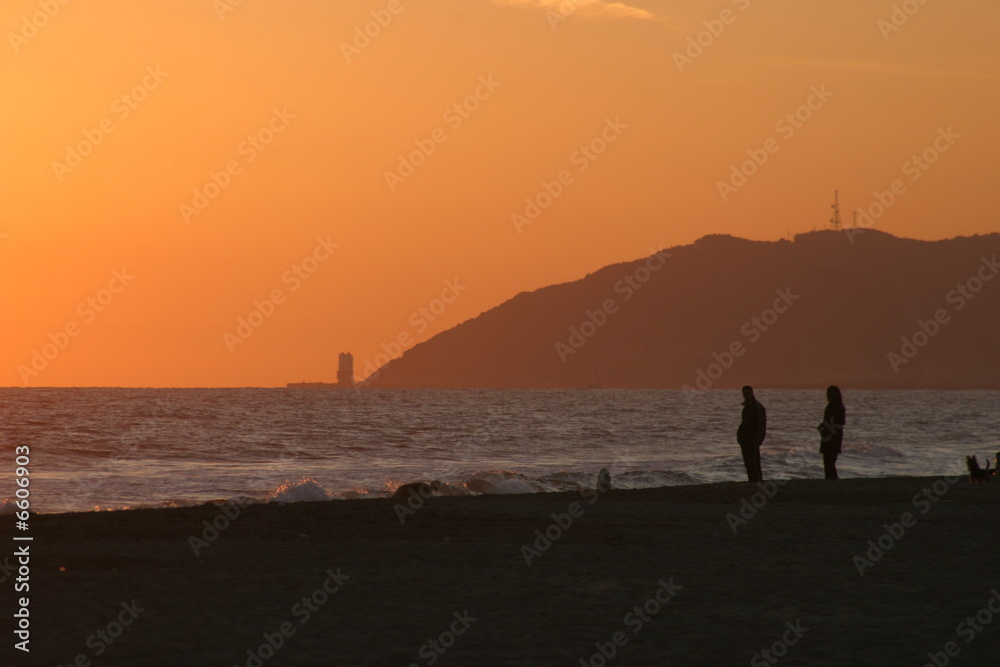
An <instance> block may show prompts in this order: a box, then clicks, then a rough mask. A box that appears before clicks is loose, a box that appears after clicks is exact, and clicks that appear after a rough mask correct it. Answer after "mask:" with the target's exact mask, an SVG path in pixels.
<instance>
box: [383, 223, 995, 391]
mask: <svg viewBox="0 0 1000 667" xmlns="http://www.w3.org/2000/svg"><path fill="white" fill-rule="evenodd" d="M852 235H853V236H852ZM852 241H853V243H852ZM998 254H1000V234H989V235H985V236H974V237H961V238H954V239H950V240H945V241H915V240H912V239H904V238H897V237H894V236H891V235H889V234H886V233H883V232H879V231H876V230H871V229H868V230H863V231H862V230H853V231H852V230H846V231H844V232H836V231H832V230H829V231H821V232H812V233H809V234H800V235H798V236H796V237H795V239H794V241H787V240H782V241H774V242H758V241H748V240H744V239H738V238H734V237H731V236H719V235H714V236H706V237H704V238H702V239H700V240H698V241H696V242H695V243H693V244H691V245H688V246H680V247H675V248H669V249H667V250H665V251H661V253H659V255H660V256H659V257H657V256H656V255H654V256H652V257H649V258H644V259H640V260H637V261H634V262H624V263H621V264H613V265H611V266H607V267H605V268H603V269H601V270H599V271H597V272H595V273H592V274H589V275H587V276H586V277H584V278H582V279H581V280H577V281H574V282H570V283H564V284H560V285H552V286H549V287H544V288H542V289H539V290H536V291H534V292H524V293H521V294H518V295H517V296H515V297H514V298H512V299H510V300H509V301H507V302H505V303H503V304H501V305H499V306H497V307H495V308H493V309H491V310H489V311H487V312H485V313H482V314H481V315H479V316H478V317H475V318H473V319H471V320H468V321H466V322H463V323H462V324H459V325H458V326H455V327H454V328H452V329H449V330H448V331H445V332H442V333H440V334H438V335H436V336H434V337H433V338H431V339H430V340H428V341H425V342H423V343H421V344H419V345H416V346H415V347H413V348H412V349H410V350H408V351H407V352H406V353H405V354H404V355H403V356H402V358H400V359H397V360H395V361H392V362H390V363H389V364H387V365H386V366H384V367H383V368H382V369H381V371H380V372H379V373H378V375H377V377H375V378H373V379H372V381H371V382H370V386H372V387H422V386H426V387H524V388H532V387H536V388H541V387H551V388H575V387H591V386H596V387H637V388H638V387H650V388H653V387H659V388H670V389H680V388H682V386H684V385H688V386H692V387H693V386H698V385H700V388H706V387H711V388H724V387H725V388H730V387H739V386H741V385H743V384H753V385H754V386H758V387H774V388H777V387H787V388H792V387H815V388H819V387H825V386H826V385H828V384H841V385H844V386H845V387H851V388H928V389H944V388H970V389H971V388H994V389H996V388H1000V276H997V275H996V274H997V271H998V270H1000V267H998V266H997V264H996V259H997V255H998ZM668 255H669V256H668ZM654 268H655V270H651V269H654ZM644 278H645V279H646V281H645V282H641V281H642V279H644ZM602 309H603V317H602V313H601V312H599V311H602ZM778 311H784V312H778ZM588 312H589V313H590V316H588ZM936 316H937V320H935V317H936ZM754 318H757V319H756V320H754ZM605 320H606V321H605ZM588 322H593V324H587V323H588ZM921 322H923V326H921ZM598 324H601V325H602V326H597V325H598ZM574 331H576V332H578V333H576V334H574ZM904 338H905V339H906V341H904ZM734 352H736V353H739V354H736V355H733V353H734ZM730 355H733V356H732V357H730ZM726 366H729V367H728V368H726Z"/></svg>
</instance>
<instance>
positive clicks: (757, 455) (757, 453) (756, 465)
mask: <svg viewBox="0 0 1000 667" xmlns="http://www.w3.org/2000/svg"><path fill="white" fill-rule="evenodd" d="M753 459H754V472H755V473H756V474H757V479H756V480H754V481H756V482H763V481H764V470H763V469H762V468H761V467H760V446H759V445H758V446H757V447H754V450H753Z"/></svg>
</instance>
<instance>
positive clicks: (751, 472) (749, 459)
mask: <svg viewBox="0 0 1000 667" xmlns="http://www.w3.org/2000/svg"><path fill="white" fill-rule="evenodd" d="M740 451H741V452H743V467H745V468H746V469H747V479H748V480H750V481H751V482H756V481H757V480H755V479H754V476H755V475H756V474H757V470H756V467H755V464H754V460H753V452H754V448H753V447H746V446H744V445H740Z"/></svg>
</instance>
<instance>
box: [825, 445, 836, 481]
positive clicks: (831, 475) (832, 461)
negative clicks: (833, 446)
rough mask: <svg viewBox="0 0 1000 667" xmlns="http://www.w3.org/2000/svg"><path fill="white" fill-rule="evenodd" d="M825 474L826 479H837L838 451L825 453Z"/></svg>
mask: <svg viewBox="0 0 1000 667" xmlns="http://www.w3.org/2000/svg"><path fill="white" fill-rule="evenodd" d="M823 476H824V477H825V478H826V479H837V452H825V453H824V454H823Z"/></svg>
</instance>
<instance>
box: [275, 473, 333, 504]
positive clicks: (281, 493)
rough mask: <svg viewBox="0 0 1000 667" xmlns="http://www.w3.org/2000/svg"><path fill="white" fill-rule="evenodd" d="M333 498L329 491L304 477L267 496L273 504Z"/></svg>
mask: <svg viewBox="0 0 1000 667" xmlns="http://www.w3.org/2000/svg"><path fill="white" fill-rule="evenodd" d="M332 497H333V496H331V495H330V492H329V491H327V490H326V489H324V488H323V487H322V485H320V483H319V482H317V481H316V480H315V479H312V478H311V477H304V478H302V479H300V480H298V481H297V482H285V483H284V484H282V485H281V486H279V487H278V488H276V489H275V490H274V491H271V492H270V493H269V494H267V500H268V501H269V502H272V503H301V502H310V501H316V500H330V498H332Z"/></svg>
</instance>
